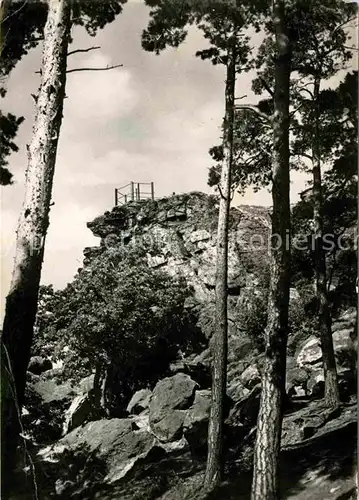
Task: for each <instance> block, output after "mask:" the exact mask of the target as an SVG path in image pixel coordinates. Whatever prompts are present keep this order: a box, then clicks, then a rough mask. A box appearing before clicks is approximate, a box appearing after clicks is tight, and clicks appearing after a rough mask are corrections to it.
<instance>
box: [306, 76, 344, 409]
mask: <svg viewBox="0 0 359 500" xmlns="http://www.w3.org/2000/svg"><path fill="white" fill-rule="evenodd" d="M319 97H320V78H318V77H315V80H314V103H313V104H314V110H315V115H314V127H315V129H314V134H313V146H312V157H313V212H314V213H313V219H314V266H315V284H316V296H317V315H318V328H319V334H320V342H321V347H322V352H323V367H324V381H325V402H326V404H327V405H328V406H329V407H334V408H335V407H337V406H339V404H340V397H339V388H338V377H337V369H336V362H335V355H334V346H333V337H332V321H331V314H330V309H329V301H328V289H327V276H326V273H327V270H326V262H325V252H324V250H323V244H322V240H323V216H322V207H323V197H322V179H321V151H320V108H319Z"/></svg>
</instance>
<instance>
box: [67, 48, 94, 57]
mask: <svg viewBox="0 0 359 500" xmlns="http://www.w3.org/2000/svg"><path fill="white" fill-rule="evenodd" d="M100 48H101V47H89V48H88V49H76V50H72V51H71V52H68V53H67V57H68V56H72V55H73V54H79V53H80V52H90V50H97V49H100Z"/></svg>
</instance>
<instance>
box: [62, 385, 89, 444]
mask: <svg viewBox="0 0 359 500" xmlns="http://www.w3.org/2000/svg"><path fill="white" fill-rule="evenodd" d="M95 414H96V412H95V408H94V406H93V400H92V398H91V397H90V395H89V394H83V395H82V396H76V398H75V399H74V400H73V401H72V403H71V406H70V408H69V409H68V410H67V411H66V413H65V421H64V425H63V431H62V433H63V435H65V434H67V433H68V432H70V431H72V429H75V428H76V427H79V426H80V425H82V424H84V423H85V422H87V421H88V420H89V419H91V417H92V418H95ZM96 416H97V415H96Z"/></svg>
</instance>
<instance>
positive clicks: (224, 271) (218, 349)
mask: <svg viewBox="0 0 359 500" xmlns="http://www.w3.org/2000/svg"><path fill="white" fill-rule="evenodd" d="M234 44H235V40H234V43H233V45H232V47H231V48H230V49H229V50H228V56H229V58H228V63H227V78H226V93H225V107H226V109H225V118H224V124H223V154H224V160H223V165H222V173H221V181H220V205H219V216H218V231H217V262H216V311H215V334H214V338H213V339H212V341H213V344H212V352H213V356H212V401H211V412H210V418H209V425H208V454H207V467H206V474H205V481H204V486H205V488H208V489H212V488H213V487H214V486H216V484H218V483H219V482H220V481H221V478H222V472H223V471H222V469H223V457H222V444H223V436H222V434H223V402H224V398H225V395H226V382H227V333H228V320H227V294H228V220H229V209H230V204H231V170H232V161H233V122H234V104H235V83H236V53H235V51H236V49H235V45H234Z"/></svg>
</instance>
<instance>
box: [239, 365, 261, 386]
mask: <svg viewBox="0 0 359 500" xmlns="http://www.w3.org/2000/svg"><path fill="white" fill-rule="evenodd" d="M240 380H241V382H242V384H243V385H244V387H246V388H247V389H253V387H255V386H256V385H257V384H258V383H260V381H261V375H260V373H259V370H258V368H257V367H256V366H255V365H250V366H248V367H247V368H246V369H245V370H244V372H243V373H242V374H241V377H240Z"/></svg>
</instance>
